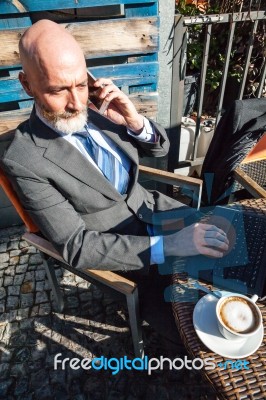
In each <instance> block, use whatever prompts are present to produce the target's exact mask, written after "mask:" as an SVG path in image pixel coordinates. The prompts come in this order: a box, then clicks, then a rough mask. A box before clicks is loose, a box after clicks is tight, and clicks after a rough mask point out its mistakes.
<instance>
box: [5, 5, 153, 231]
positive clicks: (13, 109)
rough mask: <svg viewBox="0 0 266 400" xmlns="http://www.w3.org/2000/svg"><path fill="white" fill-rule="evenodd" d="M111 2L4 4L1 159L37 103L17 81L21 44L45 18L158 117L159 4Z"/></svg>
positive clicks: (99, 73)
mask: <svg viewBox="0 0 266 400" xmlns="http://www.w3.org/2000/svg"><path fill="white" fill-rule="evenodd" d="M111 3H112V5H110V1H109V0H101V1H100V2H99V1H98V0H82V1H72V2H70V1H69V0H60V1H51V0H43V1H36V0H27V1H26V2H20V1H12V2H10V0H1V1H0V54H1V57H0V69H1V71H0V76H1V79H0V157H1V154H2V153H3V152H4V147H6V146H7V142H8V140H9V139H10V138H11V137H12V133H13V131H14V130H15V129H16V127H17V126H18V125H19V123H21V122H23V121H25V120H26V119H27V118H28V117H29V114H30V112H31V108H32V103H33V102H32V99H30V98H29V97H28V95H27V94H26V93H25V91H24V90H23V88H22V87H21V85H20V82H19V80H18V73H19V71H20V70H21V65H20V60H19V52H18V42H19V39H20V37H21V34H22V33H23V32H24V31H25V29H26V28H27V27H29V26H31V24H32V23H34V22H36V21H37V20H39V19H43V18H46V19H51V20H54V21H56V22H58V23H61V24H63V26H64V27H65V29H67V30H69V31H70V32H71V34H73V36H74V37H75V39H76V40H77V41H78V42H79V44H80V45H81V47H82V49H83V51H84V54H85V57H86V62H87V66H88V68H89V69H90V71H91V72H92V73H93V74H94V75H95V76H96V77H106V78H111V79H112V80H113V81H114V83H115V84H116V85H117V86H118V87H120V88H121V89H122V90H123V91H125V92H126V93H127V94H128V95H129V97H130V98H131V100H132V102H133V103H134V104H135V106H136V108H137V109H138V110H139V111H140V112H141V113H142V114H143V115H146V116H148V117H151V118H153V119H156V117H157V110H158V93H157V83H158V71H159V63H158V51H159V16H158V0H142V1H141V2H140V1H136V0H132V1H131V0H122V1H121V0H117V1H116V0H114V1H112V2H111ZM48 10H49V11H48ZM7 136H8V138H7ZM2 200H4V201H5V200H6V199H5V196H4V195H3V193H2V192H1V190H0V228H1V227H3V226H1V220H2V221H3V218H1V217H2V215H3V213H6V207H5V209H4V205H3V203H4V201H2ZM1 213H2V215H1ZM5 219H6V218H5Z"/></svg>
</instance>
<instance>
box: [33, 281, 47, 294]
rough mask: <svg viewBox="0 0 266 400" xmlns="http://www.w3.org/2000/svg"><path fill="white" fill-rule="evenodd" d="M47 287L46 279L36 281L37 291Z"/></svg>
mask: <svg viewBox="0 0 266 400" xmlns="http://www.w3.org/2000/svg"><path fill="white" fill-rule="evenodd" d="M44 287H45V281H38V282H36V289H35V290H36V292H43V291H44Z"/></svg>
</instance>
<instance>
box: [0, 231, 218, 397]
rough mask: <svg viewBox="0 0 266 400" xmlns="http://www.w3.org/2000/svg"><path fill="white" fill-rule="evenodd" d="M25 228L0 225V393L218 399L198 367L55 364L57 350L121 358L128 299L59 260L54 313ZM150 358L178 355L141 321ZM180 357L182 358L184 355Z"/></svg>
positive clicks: (126, 342)
mask: <svg viewBox="0 0 266 400" xmlns="http://www.w3.org/2000/svg"><path fill="white" fill-rule="evenodd" d="M21 233H22V230H21V228H18V227H16V228H10V229H7V230H0V358H1V364H0V399H5V400H13V399H16V400H35V399H36V400H37V399H38V400H46V399H48V400H50V399H56V400H61V399H64V400H68V399H71V400H72V399H73V400H105V399H107V400H112V399H115V400H136V399H144V400H150V399H159V400H168V399H181V400H182V399H184V400H188V399H193V400H203V399H208V400H214V399H215V398H216V397H215V396H214V395H213V394H212V392H211V391H210V389H209V387H208V386H207V385H206V384H205V383H203V382H202V379H201V377H200V374H199V373H198V372H191V371H188V370H180V371H170V370H167V369H165V370H163V371H154V372H153V373H152V374H151V375H150V376H149V375H148V374H147V372H146V371H145V372H143V371H129V370H126V371H125V370H123V371H121V372H120V373H118V374H116V375H112V372H111V371H109V370H108V371H107V370H99V371H95V370H94V371H92V370H83V369H76V370H74V369H71V368H70V367H68V366H66V369H65V370H62V369H58V370H55V369H54V357H55V355H56V354H57V353H62V357H63V358H65V357H70V358H71V357H79V358H84V357H88V358H93V357H100V356H102V355H104V356H106V357H123V356H124V355H128V356H129V357H130V356H131V357H132V356H133V354H132V343H131V336H130V332H129V327H128V323H127V317H126V309H125V307H124V306H123V304H120V303H117V302H115V301H114V300H113V299H111V298H110V297H108V296H107V295H104V294H103V293H102V292H101V291H100V290H99V289H98V288H97V287H96V286H94V285H91V284H90V283H87V282H85V281H84V280H82V279H80V278H79V277H77V276H74V275H73V274H71V273H69V272H68V271H66V270H63V269H61V268H60V266H58V267H57V268H56V274H57V276H58V279H59V281H60V285H61V287H62V290H63V291H64V299H65V309H64V311H63V313H58V312H55V311H54V310H55V309H56V308H55V304H54V302H53V299H52V293H51V290H50V287H49V283H48V281H47V280H46V277H45V271H44V268H43V265H42V260H41V257H40V255H39V254H38V252H37V251H36V250H35V249H34V248H33V247H31V246H28V245H27V243H26V242H24V241H22V240H21V238H20V236H21ZM143 330H144V342H145V352H146V355H147V356H148V357H159V356H161V355H163V356H168V357H169V358H171V359H174V358H176V357H178V354H176V353H174V352H173V351H170V350H169V349H168V350H165V349H162V346H161V342H160V337H159V336H158V335H157V334H156V333H155V332H154V331H153V330H152V329H151V328H150V327H149V326H147V325H146V326H144V327H143ZM180 357H182V358H183V357H184V356H183V355H182V356H181V355H180Z"/></svg>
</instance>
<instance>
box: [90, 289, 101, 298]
mask: <svg viewBox="0 0 266 400" xmlns="http://www.w3.org/2000/svg"><path fill="white" fill-rule="evenodd" d="M92 297H93V298H94V299H95V300H101V299H102V298H103V292H102V291H101V290H100V289H98V288H97V289H94V290H93V292H92Z"/></svg>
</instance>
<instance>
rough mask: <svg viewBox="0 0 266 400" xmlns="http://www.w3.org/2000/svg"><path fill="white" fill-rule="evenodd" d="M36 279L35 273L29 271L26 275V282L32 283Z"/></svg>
mask: <svg viewBox="0 0 266 400" xmlns="http://www.w3.org/2000/svg"><path fill="white" fill-rule="evenodd" d="M34 279H35V272H34V271H28V272H26V274H25V278H24V282H31V281H33V280H34Z"/></svg>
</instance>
